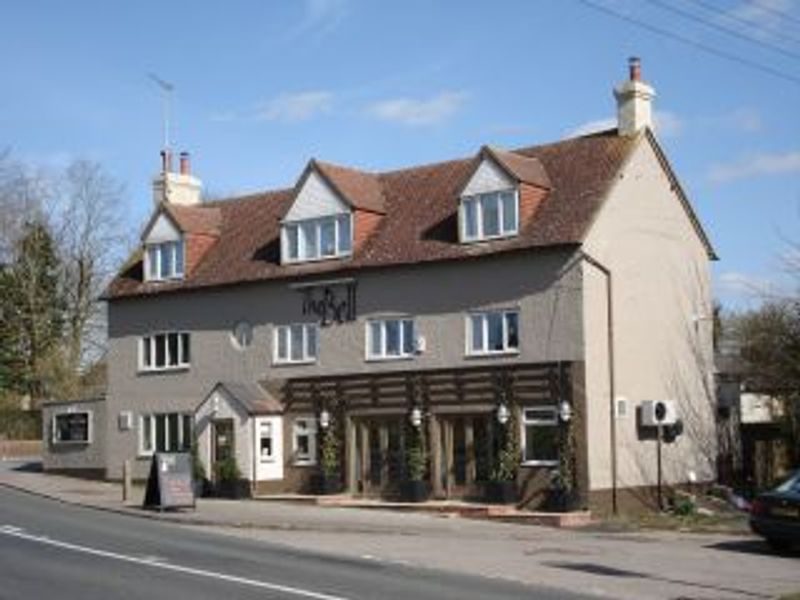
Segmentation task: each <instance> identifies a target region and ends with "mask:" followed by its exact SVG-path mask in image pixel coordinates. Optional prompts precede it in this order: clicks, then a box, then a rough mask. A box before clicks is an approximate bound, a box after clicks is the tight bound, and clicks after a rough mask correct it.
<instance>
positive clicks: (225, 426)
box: [211, 419, 236, 474]
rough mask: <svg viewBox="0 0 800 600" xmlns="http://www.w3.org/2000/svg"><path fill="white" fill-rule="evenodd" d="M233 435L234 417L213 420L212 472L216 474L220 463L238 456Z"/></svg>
mask: <svg viewBox="0 0 800 600" xmlns="http://www.w3.org/2000/svg"><path fill="white" fill-rule="evenodd" d="M233 435H234V429H233V419H220V420H219V421H214V422H213V430H212V432H211V462H212V473H214V474H216V472H217V464H218V463H220V462H221V461H223V460H227V459H229V458H235V457H236V455H235V448H236V446H235V445H234V439H233Z"/></svg>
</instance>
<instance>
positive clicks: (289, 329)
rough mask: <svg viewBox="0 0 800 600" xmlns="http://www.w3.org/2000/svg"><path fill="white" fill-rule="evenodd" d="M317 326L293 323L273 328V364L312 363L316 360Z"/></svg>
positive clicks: (314, 324)
mask: <svg viewBox="0 0 800 600" xmlns="http://www.w3.org/2000/svg"><path fill="white" fill-rule="evenodd" d="M318 338H319V326H318V325H317V324H316V323H295V324H292V325H278V326H276V327H275V342H274V345H275V351H274V354H275V362H276V363H277V364H292V363H295V364H302V363H312V362H315V361H316V360H317V346H318Z"/></svg>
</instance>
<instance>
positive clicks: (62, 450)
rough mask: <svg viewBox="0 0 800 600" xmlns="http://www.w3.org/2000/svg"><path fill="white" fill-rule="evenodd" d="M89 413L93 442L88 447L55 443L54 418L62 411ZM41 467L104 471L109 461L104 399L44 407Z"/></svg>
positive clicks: (51, 469)
mask: <svg viewBox="0 0 800 600" xmlns="http://www.w3.org/2000/svg"><path fill="white" fill-rule="evenodd" d="M70 410H73V411H75V412H80V411H84V410H86V411H89V412H90V413H91V422H92V425H91V429H92V433H91V436H92V440H91V443H89V444H81V443H69V444H54V443H53V415H54V414H56V413H59V412H69V411H70ZM42 430H43V431H42V467H43V468H44V470H45V471H102V470H103V469H104V468H105V460H106V443H105V441H106V430H107V424H106V403H105V400H102V399H95V400H82V401H76V402H60V403H57V404H45V405H43V406H42Z"/></svg>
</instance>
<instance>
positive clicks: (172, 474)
mask: <svg viewBox="0 0 800 600" xmlns="http://www.w3.org/2000/svg"><path fill="white" fill-rule="evenodd" d="M144 506H145V508H159V509H164V508H187V507H194V506H195V499H194V484H193V481H192V455H191V454H189V453H188V452H175V453H172V452H170V453H165V452H157V453H156V454H154V455H153V462H152V463H150V476H149V477H148V478H147V490H146V492H145V495H144Z"/></svg>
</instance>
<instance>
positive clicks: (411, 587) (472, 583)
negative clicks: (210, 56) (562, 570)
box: [0, 488, 587, 600]
mask: <svg viewBox="0 0 800 600" xmlns="http://www.w3.org/2000/svg"><path fill="white" fill-rule="evenodd" d="M56 597H57V598H59V600H69V599H75V600H78V599H80V600H93V599H95V598H97V599H103V600H106V599H109V598H125V599H138V598H142V599H148V600H153V599H155V598H170V599H175V600H179V599H182V598H186V599H192V600H202V599H204V598H214V599H219V598H242V599H249V598H286V599H290V598H291V599H297V600H303V599H316V600H360V599H368V598H374V599H382V600H385V599H389V598H414V599H420V600H425V599H434V598H437V599H439V598H442V599H444V598H452V599H459V600H470V599H478V598H491V599H497V600H503V599H506V598H542V599H551V598H552V599H565V600H571V599H575V600H577V599H579V598H587V597H586V596H579V595H575V594H570V593H568V592H563V591H558V590H552V589H547V588H538V587H532V586H523V585H515V584H513V583H509V582H504V581H500V580H494V579H487V578H478V577H469V576H463V575H455V574H449V573H442V572H437V571H433V570H427V569H414V568H410V567H406V566H403V565H400V564H392V563H386V562H380V561H377V560H371V559H370V558H369V557H364V558H363V559H353V558H346V557H344V556H342V557H338V556H330V555H323V554H314V553H310V552H303V551H298V550H294V549H290V548H288V547H286V546H281V545H278V544H271V543H264V542H257V541H250V540H244V539H236V538H232V537H229V536H218V535H215V534H213V533H208V532H201V531H197V530H194V529H192V528H191V527H186V526H180V525H175V524H171V523H163V522H156V521H151V520H146V519H139V518H135V517H129V516H125V515H118V514H114V513H109V512H103V511H97V510H92V509H86V508H80V507H76V506H71V505H66V504H62V503H59V502H56V501H53V500H47V499H43V498H39V497H36V496H32V495H30V494H25V493H22V492H17V491H13V490H10V489H6V488H0V599H2V600H12V599H13V600H15V599H18V598H20V599H21V598H56Z"/></svg>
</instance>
